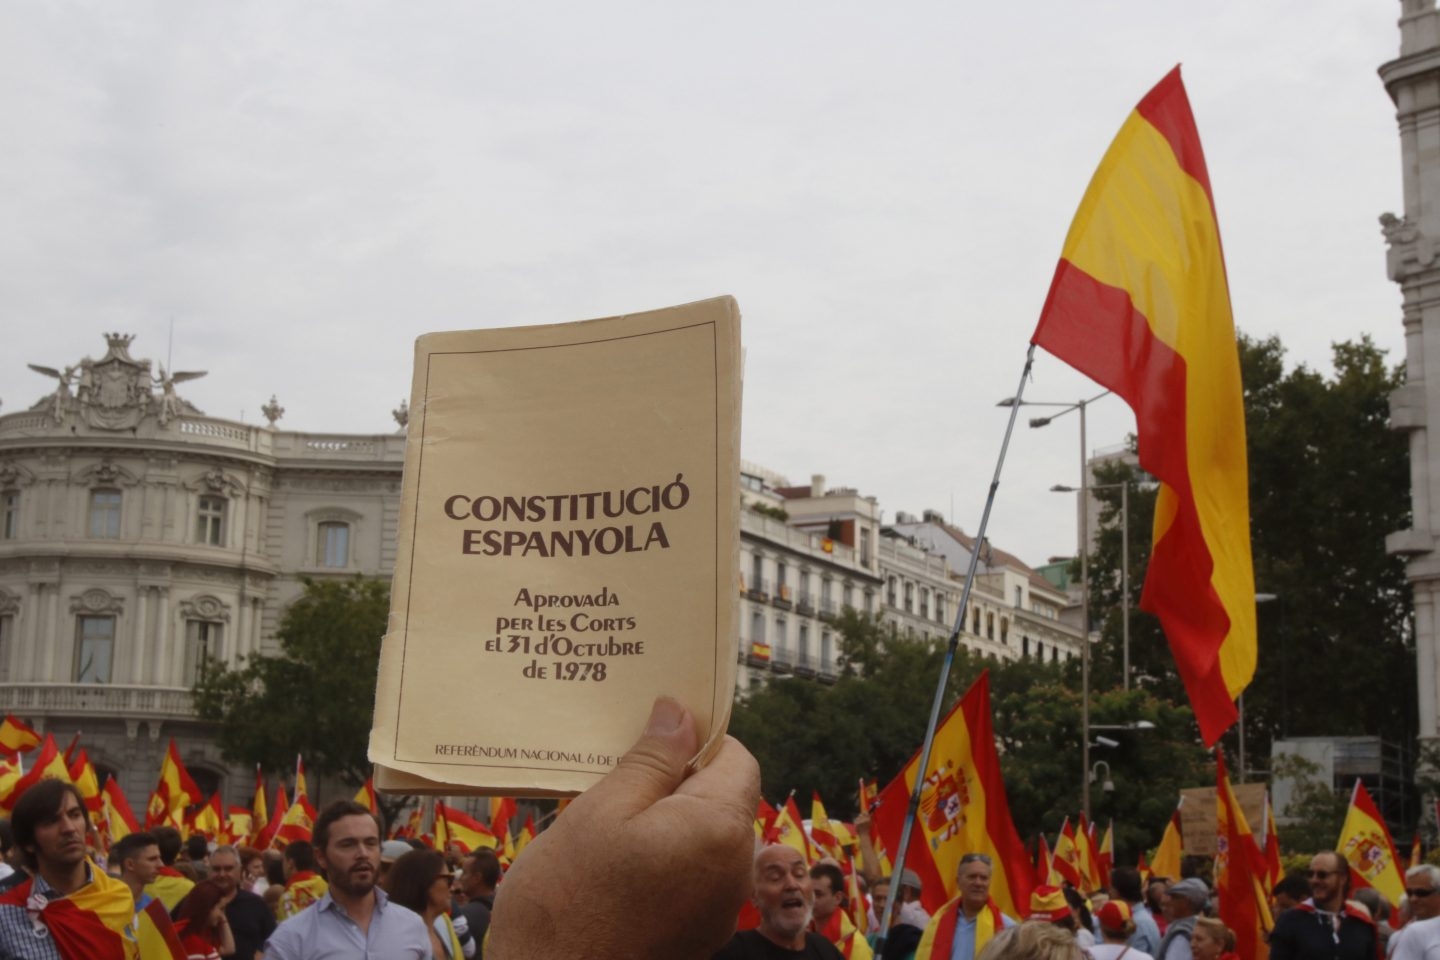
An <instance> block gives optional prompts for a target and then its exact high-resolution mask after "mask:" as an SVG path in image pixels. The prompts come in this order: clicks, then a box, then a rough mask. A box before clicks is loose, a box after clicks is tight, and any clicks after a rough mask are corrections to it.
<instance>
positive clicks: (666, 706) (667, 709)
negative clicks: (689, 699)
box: [645, 697, 685, 737]
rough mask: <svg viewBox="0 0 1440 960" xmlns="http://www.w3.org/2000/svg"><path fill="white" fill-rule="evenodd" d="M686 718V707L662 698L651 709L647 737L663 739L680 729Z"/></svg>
mask: <svg viewBox="0 0 1440 960" xmlns="http://www.w3.org/2000/svg"><path fill="white" fill-rule="evenodd" d="M684 718H685V707H684V705H683V704H681V703H680V701H679V700H675V699H672V698H671V697H660V698H658V699H657V700H656V701H655V706H653V707H651V708H650V720H649V722H647V723H646V724H645V736H647V737H663V736H665V735H666V734H670V733H674V732H675V731H676V730H678V729H679V728H680V721H681V720H683V719H684Z"/></svg>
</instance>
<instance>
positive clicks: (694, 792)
mask: <svg viewBox="0 0 1440 960" xmlns="http://www.w3.org/2000/svg"><path fill="white" fill-rule="evenodd" d="M675 794H676V795H677V796H688V797H695V798H697V799H700V800H704V801H706V802H707V803H709V804H712V805H714V806H716V807H718V808H719V809H720V810H721V811H724V812H725V813H727V814H730V815H733V816H734V817H735V818H736V819H738V820H739V821H741V822H743V823H744V824H745V827H746V829H747V830H748V829H750V824H751V823H752V821H753V820H754V819H755V808H756V806H758V805H759V803H760V764H759V763H757V762H756V760H755V758H754V757H753V756H752V755H751V754H750V751H749V750H747V749H745V746H744V744H742V743H741V742H740V741H739V740H736V739H735V738H734V737H728V736H727V737H726V738H725V740H724V741H723V742H722V743H721V745H720V749H719V751H717V752H716V754H715V756H714V757H713V758H712V759H711V760H710V762H709V763H707V764H706V765H705V766H703V767H701V768H700V769H699V770H697V771H695V773H693V774H691V776H690V777H689V778H688V779H687V780H685V782H684V783H682V784H680V785H679V786H678V787H677V788H676V789H675Z"/></svg>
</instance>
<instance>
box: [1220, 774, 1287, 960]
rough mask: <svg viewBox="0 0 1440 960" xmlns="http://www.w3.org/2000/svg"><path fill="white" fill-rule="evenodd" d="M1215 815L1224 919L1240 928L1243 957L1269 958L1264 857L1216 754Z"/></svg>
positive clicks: (1270, 923)
mask: <svg viewBox="0 0 1440 960" xmlns="http://www.w3.org/2000/svg"><path fill="white" fill-rule="evenodd" d="M1215 792H1216V796H1215V820H1216V824H1215V826H1216V834H1217V835H1216V840H1217V844H1216V846H1217V849H1218V850H1219V853H1218V854H1217V855H1216V857H1215V893H1216V900H1217V902H1218V905H1219V912H1220V919H1221V920H1224V921H1225V925H1226V926H1228V927H1229V928H1230V929H1231V930H1233V931H1235V953H1236V954H1238V955H1239V957H1240V960H1265V958H1266V957H1267V956H1269V954H1270V948H1269V947H1268V946H1267V943H1266V941H1267V939H1268V934H1269V932H1270V928H1271V927H1272V926H1274V922H1273V921H1272V920H1271V917H1270V898H1269V896H1268V888H1267V886H1266V868H1265V856H1264V854H1262V853H1261V852H1260V846H1259V844H1257V843H1256V842H1255V834H1254V833H1252V832H1251V831H1250V825H1249V824H1248V823H1246V822H1245V814H1244V812H1243V811H1242V810H1241V809H1240V803H1239V801H1237V800H1236V799H1235V791H1234V790H1232V789H1230V776H1229V774H1228V773H1226V771H1225V758H1224V757H1223V756H1221V755H1220V754H1219V753H1218V752H1217V753H1216V754H1215Z"/></svg>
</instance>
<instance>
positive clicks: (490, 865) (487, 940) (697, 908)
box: [0, 699, 1440, 960]
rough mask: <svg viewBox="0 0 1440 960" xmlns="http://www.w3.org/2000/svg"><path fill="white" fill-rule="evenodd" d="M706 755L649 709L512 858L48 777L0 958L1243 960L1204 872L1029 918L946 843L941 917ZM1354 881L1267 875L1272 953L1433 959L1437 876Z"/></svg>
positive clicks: (8, 888) (723, 761) (1081, 896)
mask: <svg viewBox="0 0 1440 960" xmlns="http://www.w3.org/2000/svg"><path fill="white" fill-rule="evenodd" d="M697 749H698V738H697V735H696V732H695V728H694V718H693V716H691V715H690V714H689V712H688V711H686V710H684V709H683V708H682V707H680V705H679V704H677V703H675V702H674V701H669V700H663V699H662V700H661V701H658V702H657V704H656V708H655V711H654V713H653V714H652V716H651V720H650V724H649V726H648V727H647V730H646V732H645V734H644V736H642V737H641V739H640V741H639V742H638V743H637V744H636V745H635V747H634V748H632V750H631V751H630V752H629V753H627V754H626V756H625V757H624V758H622V760H621V762H620V763H619V764H618V766H617V768H616V769H615V770H614V771H613V772H612V773H611V774H610V775H608V776H607V777H606V778H604V780H602V781H601V782H600V783H599V784H597V785H596V786H595V787H593V788H591V789H590V790H589V791H587V792H586V793H585V794H583V795H581V796H580V797H578V798H576V800H575V801H574V802H573V803H571V804H570V806H569V807H568V808H567V809H566V811H565V812H564V813H563V814H562V815H561V816H559V817H558V818H557V819H556V820H555V822H554V823H553V824H552V826H551V828H550V829H548V830H546V831H544V832H543V833H542V834H541V835H540V836H539V837H538V838H537V839H536V840H535V841H533V842H532V843H531V844H530V846H529V847H528V848H527V850H526V853H525V855H524V856H523V857H520V858H518V859H517V860H516V861H515V862H514V863H513V864H512V865H511V866H510V868H509V869H508V870H507V871H505V872H504V873H503V874H502V870H501V863H500V861H499V859H498V858H497V857H496V856H495V855H494V853H493V852H491V851H488V850H480V851H478V852H475V853H472V854H468V855H465V856H463V857H459V856H456V855H455V853H454V852H453V851H448V852H445V851H437V850H432V849H429V848H426V847H424V846H423V845H420V844H416V843H411V842H407V841H397V840H388V841H386V840H383V839H382V837H383V833H382V830H381V824H380V823H379V821H378V819H377V818H376V817H375V815H374V814H372V813H371V812H370V810H369V809H368V808H366V807H365V806H362V805H360V804H358V803H355V802H353V801H340V802H336V803H333V804H330V805H329V806H327V807H325V809H324V810H323V811H322V812H321V813H320V815H319V816H318V817H317V819H316V821H315V823H314V825H313V830H312V838H311V840H310V841H308V842H307V841H295V842H292V843H290V844H289V845H288V846H287V847H286V848H285V849H284V851H283V853H281V854H279V855H278V856H277V855H276V854H274V853H272V852H269V851H263V852H262V851H257V850H251V849H248V848H236V847H231V846H223V845H222V846H212V845H210V844H207V843H206V842H204V841H203V839H197V838H192V840H191V841H189V842H181V838H180V836H179V834H178V833H176V832H175V831H172V830H166V829H163V828H162V829H160V830H156V831H154V832H148V833H147V832H137V833H133V834H131V835H129V836H127V837H124V838H122V839H121V840H120V841H118V842H117V843H115V844H114V845H113V846H112V847H111V849H110V850H109V851H108V856H107V857H104V858H101V857H99V856H98V855H97V851H95V850H94V849H93V848H92V847H91V845H90V844H89V842H88V840H89V837H90V835H91V825H90V823H89V817H88V813H87V810H86V808H85V805H84V802H83V798H82V796H81V794H80V791H79V790H78V789H77V788H76V787H75V786H74V785H72V784H70V783H68V782H65V781H62V780H42V781H40V782H39V783H38V784H37V785H35V786H33V787H31V788H29V789H28V790H27V792H26V793H25V794H24V795H23V796H21V797H20V798H19V800H18V801H17V802H16V804H15V806H14V808H13V811H12V816H11V820H10V821H9V822H8V823H7V822H5V821H0V853H3V854H4V855H5V861H4V863H3V864H0V960H11V958H15V960H111V958H114V960H124V958H134V957H137V956H138V957H141V958H144V960H150V958H161V960H166V958H177V957H178V958H186V960H219V958H229V957H240V958H243V960H259V958H262V957H263V958H269V960H331V958H351V957H374V958H395V960H461V958H481V960H483V958H484V957H486V956H487V955H488V956H489V958H490V960H529V958H537V960H538V958H541V957H546V958H548V957H556V958H565V960H576V958H589V957H596V958H599V957H607V958H608V957H614V956H623V957H626V958H633V960H708V958H714V960H838V958H845V960H867V958H869V957H878V958H880V960H977V958H978V960H1086V958H1088V960H1228V958H1232V957H1234V956H1235V953H1234V951H1235V950H1236V936H1235V933H1234V932H1233V931H1232V930H1231V929H1230V928H1229V927H1227V925H1226V924H1225V923H1224V922H1223V918H1221V917H1219V916H1217V915H1216V914H1217V910H1216V898H1215V894H1214V892H1213V891H1212V890H1211V889H1210V887H1209V885H1208V884H1207V883H1206V881H1205V880H1204V879H1203V878H1202V877H1201V876H1199V875H1198V871H1197V875H1193V876H1181V877H1176V878H1173V879H1172V878H1163V877H1150V878H1148V880H1147V879H1145V878H1142V876H1141V874H1140V873H1139V872H1138V871H1137V870H1135V869H1133V868H1128V867H1117V868H1115V869H1114V870H1113V871H1112V873H1111V877H1110V885H1109V887H1108V889H1105V890H1091V891H1079V890H1076V889H1074V888H1073V887H1069V886H1062V887H1053V886H1041V887H1038V888H1036V889H1035V890H1034V891H1033V893H1032V895H1031V898H1030V901H1029V903H1028V904H1026V905H1025V907H1026V908H1028V913H1027V915H1026V916H1025V917H1023V918H1020V917H1011V916H1007V915H1006V914H1005V913H1003V912H1002V911H1001V910H1000V909H999V908H998V906H997V905H996V902H995V900H994V898H993V897H992V895H991V883H992V863H991V859H990V857H989V856H987V855H986V854H984V853H979V852H975V853H968V854H966V855H964V856H963V857H961V858H960V861H959V865H958V868H957V870H956V874H955V887H956V890H957V891H958V892H957V894H956V895H955V896H954V897H953V898H952V899H950V900H949V901H948V902H946V903H945V904H944V906H942V907H940V908H939V909H937V910H935V911H934V912H933V913H931V912H928V911H927V910H926V909H925V907H924V906H923V899H924V898H923V897H922V894H923V893H924V891H923V890H922V881H921V879H920V877H919V876H918V875H917V874H916V873H915V872H914V871H913V870H904V871H902V872H901V873H900V874H899V875H898V876H885V875H884V874H883V873H880V872H878V871H876V870H874V869H871V870H870V871H868V876H862V877H861V878H859V880H858V882H854V883H852V882H848V881H850V880H851V878H847V876H846V875H845V873H844V872H843V871H842V870H841V869H840V866H839V864H837V863H834V862H831V861H828V860H824V859H822V860H820V861H818V862H815V863H811V862H810V861H809V860H808V859H807V857H806V856H805V854H803V853H802V852H801V851H800V850H797V849H795V848H794V847H791V846H788V845H785V844H779V843H768V844H767V843H765V842H764V841H763V840H761V839H759V838H757V836H756V834H755V832H754V830H753V813H754V810H755V806H756V801H757V799H758V793H759V771H758V768H757V766H756V764H755V761H754V759H753V758H752V757H751V756H750V755H749V754H748V752H746V751H745V750H744V748H743V747H741V746H740V745H739V744H738V743H736V742H735V741H733V740H728V739H727V741H726V743H725V745H724V746H723V748H722V749H721V750H720V752H719V753H718V755H717V756H716V757H715V759H714V760H713V761H712V762H711V763H710V764H708V765H707V766H705V767H703V768H701V769H699V770H693V769H691V767H690V759H691V758H692V757H693V756H694V754H695V751H696V750H697ZM875 863H878V860H876V861H873V862H872V867H873V866H874V864H875ZM1350 877H1351V873H1350V869H1349V864H1347V863H1346V861H1345V858H1344V857H1343V856H1341V855H1340V854H1339V853H1336V852H1333V851H1327V852H1323V853H1321V854H1318V855H1317V856H1315V857H1314V858H1313V859H1312V860H1311V862H1310V865H1309V869H1308V871H1306V872H1305V873H1304V875H1303V876H1302V875H1298V874H1297V875H1293V876H1291V877H1287V878H1286V879H1285V880H1284V881H1282V882H1281V883H1280V884H1279V885H1278V886H1277V887H1276V889H1275V890H1274V891H1272V894H1273V906H1274V911H1275V921H1274V926H1273V929H1272V930H1271V931H1270V933H1269V936H1268V951H1269V954H1270V956H1271V957H1272V958H1273V960H1295V958H1310V957H1324V958H1334V960H1376V958H1380V957H1383V956H1385V955H1386V954H1387V953H1388V954H1389V956H1391V957H1394V958H1395V960H1421V958H1427V960H1440V868H1435V867H1431V866H1428V865H1421V866H1418V867H1414V868H1412V869H1411V870H1410V871H1409V872H1408V873H1407V875H1406V896H1405V898H1404V900H1403V901H1402V903H1401V904H1399V905H1397V908H1396V909H1395V910H1394V911H1393V912H1392V910H1391V909H1390V905H1388V904H1386V903H1385V902H1384V900H1383V898H1378V897H1377V896H1376V895H1375V894H1374V891H1371V890H1358V891H1352V890H1351V886H1350ZM857 890H858V893H855V892H854V891H857ZM856 897H858V898H859V899H858V902H856V900H855V898H856ZM892 901H893V902H892ZM887 908H888V909H887ZM887 918H888V921H889V923H888V926H886V919H887ZM737 927H739V928H740V929H738V930H737ZM882 927H883V928H884V929H882ZM1243 960H1249V958H1243Z"/></svg>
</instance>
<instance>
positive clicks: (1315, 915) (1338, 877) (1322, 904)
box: [1270, 850, 1379, 960]
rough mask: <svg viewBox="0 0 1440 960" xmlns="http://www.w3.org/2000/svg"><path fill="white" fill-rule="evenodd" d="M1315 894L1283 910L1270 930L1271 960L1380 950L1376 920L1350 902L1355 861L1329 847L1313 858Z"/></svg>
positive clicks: (1351, 957)
mask: <svg viewBox="0 0 1440 960" xmlns="http://www.w3.org/2000/svg"><path fill="white" fill-rule="evenodd" d="M1309 877H1310V899H1308V900H1306V901H1305V902H1303V903H1301V904H1300V905H1299V906H1297V907H1295V908H1294V909H1293V910H1287V911H1285V912H1284V913H1282V914H1280V919H1279V920H1277V921H1275V929H1274V930H1273V931H1272V932H1271V933H1270V960H1300V958H1303V957H1331V958H1334V960H1374V958H1375V957H1376V956H1378V955H1379V953H1378V951H1379V937H1378V934H1377V932H1376V930H1375V921H1374V920H1372V919H1371V918H1370V915H1369V914H1367V913H1366V912H1365V911H1364V910H1362V909H1360V908H1359V907H1355V906H1351V905H1350V904H1349V903H1347V902H1346V901H1347V898H1348V895H1349V892H1350V864H1349V862H1348V861H1347V860H1346V859H1345V857H1344V856H1342V855H1341V854H1339V853H1336V852H1335V851H1333V850H1327V851H1325V852H1323V853H1317V854H1316V855H1315V856H1314V857H1312V858H1311V860H1310V873H1309Z"/></svg>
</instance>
